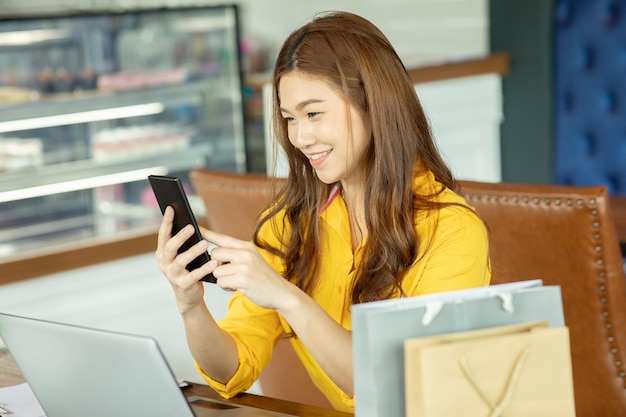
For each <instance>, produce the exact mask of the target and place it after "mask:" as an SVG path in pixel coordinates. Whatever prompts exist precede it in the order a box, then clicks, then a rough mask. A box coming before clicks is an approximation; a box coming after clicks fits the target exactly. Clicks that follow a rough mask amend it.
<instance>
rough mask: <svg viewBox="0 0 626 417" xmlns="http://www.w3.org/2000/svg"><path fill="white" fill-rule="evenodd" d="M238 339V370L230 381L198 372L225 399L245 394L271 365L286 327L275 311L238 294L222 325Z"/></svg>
mask: <svg viewBox="0 0 626 417" xmlns="http://www.w3.org/2000/svg"><path fill="white" fill-rule="evenodd" d="M219 325H220V327H221V328H222V329H224V330H226V331H227V332H228V333H229V334H230V335H231V336H232V337H233V339H234V340H235V344H236V345H237V352H238V355H239V367H238V368H237V371H236V372H235V374H234V375H233V376H232V377H231V379H230V380H229V381H228V382H227V383H226V384H223V383H221V382H218V381H216V380H214V379H213V378H211V377H210V376H208V375H206V374H205V373H204V372H203V371H202V369H200V367H199V366H198V365H197V364H196V369H197V370H198V372H199V373H200V375H201V376H202V377H203V378H204V379H205V380H206V382H207V384H208V385H209V386H210V387H211V388H213V389H214V390H215V391H216V392H217V393H218V394H220V395H221V396H222V397H224V398H232V397H234V396H235V395H237V394H239V393H240V392H244V391H246V390H247V389H248V388H250V386H251V385H252V384H253V383H254V382H255V381H256V380H257V379H258V377H259V374H260V373H261V370H262V369H263V368H264V367H265V365H266V364H267V363H268V362H269V360H270V358H271V356H272V351H273V350H274V346H275V345H276V342H277V340H278V338H279V337H280V336H281V335H282V334H283V328H282V325H281V323H280V321H279V318H278V313H276V312H275V311H274V310H270V309H266V308H263V307H259V306H257V305H256V304H254V303H253V302H252V301H250V300H249V299H247V298H246V297H245V296H243V295H242V294H241V293H235V294H234V295H233V296H232V298H231V299H230V301H229V303H228V313H227V315H226V317H225V318H224V319H223V320H221V321H220V322H219Z"/></svg>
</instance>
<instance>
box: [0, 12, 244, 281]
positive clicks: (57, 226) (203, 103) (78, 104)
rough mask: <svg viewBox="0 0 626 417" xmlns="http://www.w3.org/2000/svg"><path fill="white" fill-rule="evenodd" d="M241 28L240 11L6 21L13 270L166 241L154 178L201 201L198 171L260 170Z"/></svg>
mask: <svg viewBox="0 0 626 417" xmlns="http://www.w3.org/2000/svg"><path fill="white" fill-rule="evenodd" d="M238 25H239V19H238V7H237V6H236V5H233V4H230V5H226V4H225V5H211V6H209V5H205V6H201V5H198V6H188V7H181V8H176V7H163V8H157V7H156V6H155V7H153V8H139V9H134V10H130V9H129V10H122V9H115V10H108V11H107V10H97V11H90V12H89V13H83V12H80V13H79V12H76V11H65V12H59V13H55V14H54V15H45V16H42V15H34V14H23V13H21V10H20V6H19V5H18V4H16V5H15V6H13V5H12V6H10V7H8V8H7V9H6V10H4V9H3V16H2V17H0V68H2V71H0V174H1V175H0V212H2V213H3V216H2V217H1V218H0V262H5V263H11V262H13V261H15V260H16V259H25V258H28V257H30V256H38V255H37V254H42V253H48V252H59V253H60V252H62V251H64V250H67V248H73V249H72V250H74V249H75V248H76V247H77V246H78V247H81V246H92V245H93V246H98V245H99V244H100V243H101V242H103V241H105V242H109V241H112V242H114V241H115V240H116V239H118V238H119V239H126V238H128V236H137V233H139V234H141V233H143V231H145V230H154V227H155V226H156V225H158V224H159V222H160V220H161V213H160V210H159V209H158V206H157V205H156V202H155V201H154V198H153V197H154V196H153V195H152V193H151V190H150V187H149V183H148V181H147V177H148V175H151V174H160V175H166V174H169V175H174V176H179V177H181V178H182V179H183V182H184V183H186V184H187V186H188V191H189V192H190V193H191V194H193V190H192V188H191V187H190V186H189V181H188V178H187V176H188V172H189V171H190V170H191V169H193V168H196V167H211V168H214V169H223V170H228V171H237V172H244V171H246V163H247V155H246V151H247V150H246V138H245V117H244V106H243V91H242V77H241V57H240V51H239V47H238V45H239V26H238ZM191 198H193V196H191ZM140 241H143V240H141V239H140ZM35 266H36V268H41V265H37V264H35ZM38 273H39V272H37V271H33V274H34V275H37V274H38Z"/></svg>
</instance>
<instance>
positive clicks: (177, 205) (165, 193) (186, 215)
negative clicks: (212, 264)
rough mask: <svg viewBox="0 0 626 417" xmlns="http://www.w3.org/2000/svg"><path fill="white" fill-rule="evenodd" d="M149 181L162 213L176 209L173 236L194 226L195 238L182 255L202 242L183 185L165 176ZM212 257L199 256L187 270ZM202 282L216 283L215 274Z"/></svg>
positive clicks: (200, 264)
mask: <svg viewBox="0 0 626 417" xmlns="http://www.w3.org/2000/svg"><path fill="white" fill-rule="evenodd" d="M148 181H150V185H151V186H152V191H153V192H154V195H155V197H156V199H157V201H158V202H159V207H160V208H161V213H165V209H166V208H167V206H171V207H172V208H173V209H174V223H173V225H172V236H173V235H175V234H176V233H178V232H179V231H180V230H181V229H182V228H183V227H185V226H187V225H188V224H191V225H193V228H194V230H195V232H194V234H193V236H191V237H190V238H189V239H188V240H187V241H186V242H185V243H183V245H182V246H181V247H180V248H179V249H178V253H182V252H184V251H186V250H187V249H189V248H191V247H192V246H193V245H195V244H196V243H198V242H200V240H202V235H201V234H200V228H199V227H198V222H197V221H196V217H195V216H194V215H193V212H192V211H191V206H190V205H189V200H188V199H187V195H186V194H185V189H184V188H183V184H182V182H181V180H180V178H178V177H168V176H164V175H150V176H148ZM210 260H211V257H210V256H209V254H208V253H207V252H205V253H203V254H202V255H200V256H198V257H197V258H196V259H194V260H193V261H191V262H190V263H189V264H188V265H187V270H189V271H192V270H194V269H196V268H199V267H201V266H202V265H204V264H205V263H207V262H209V261H210ZM202 281H206V282H212V283H215V282H216V281H217V280H216V279H215V277H214V276H213V274H209V275H207V276H205V277H203V278H202Z"/></svg>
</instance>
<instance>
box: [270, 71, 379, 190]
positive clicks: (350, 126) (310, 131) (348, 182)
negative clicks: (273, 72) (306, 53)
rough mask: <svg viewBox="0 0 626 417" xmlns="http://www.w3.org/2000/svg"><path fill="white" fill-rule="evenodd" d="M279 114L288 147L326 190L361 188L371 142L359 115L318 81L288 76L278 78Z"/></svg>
mask: <svg viewBox="0 0 626 417" xmlns="http://www.w3.org/2000/svg"><path fill="white" fill-rule="evenodd" d="M278 91H279V95H280V112H281V115H282V117H283V118H284V119H285V120H286V121H287V134H288V136H289V141H290V142H291V144H292V145H293V146H294V147H296V148H297V149H299V150H300V151H301V152H302V153H303V154H304V155H305V156H306V157H307V158H308V160H309V163H310V164H311V166H312V167H313V168H314V169H315V172H316V174H317V177H318V178H319V179H320V180H321V181H322V182H324V183H326V184H332V183H336V182H341V184H342V186H343V188H344V189H348V188H350V187H353V186H355V185H357V184H358V185H361V184H362V177H361V176H360V174H362V173H364V166H363V163H362V162H363V160H364V156H365V154H366V152H367V149H368V148H369V146H370V143H371V141H372V135H371V130H370V128H369V127H368V125H367V124H366V123H365V120H364V118H363V114H362V112H361V111H359V110H358V109H357V108H355V107H354V106H352V105H350V104H349V103H348V102H347V101H346V100H344V99H343V97H342V96H340V95H339V94H338V93H337V91H336V90H335V89H333V88H331V86H330V85H329V84H328V83H327V82H326V81H325V80H324V79H322V78H319V77H314V76H310V75H307V74H305V73H302V72H299V71H292V72H289V73H287V74H285V75H283V76H282V77H281V78H280V82H279V86H278Z"/></svg>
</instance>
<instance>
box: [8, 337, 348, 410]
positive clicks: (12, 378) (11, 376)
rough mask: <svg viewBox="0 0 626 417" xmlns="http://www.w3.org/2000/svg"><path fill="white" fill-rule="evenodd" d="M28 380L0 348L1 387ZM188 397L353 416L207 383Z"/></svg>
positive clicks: (196, 386) (187, 391)
mask: <svg viewBox="0 0 626 417" xmlns="http://www.w3.org/2000/svg"><path fill="white" fill-rule="evenodd" d="M23 382H26V381H25V380H24V377H23V375H22V373H21V372H20V369H19V368H18V367H17V365H16V364H15V361H13V357H12V356H11V354H9V352H8V351H7V350H6V349H4V348H0V387H7V386H11V385H17V384H21V383H23ZM183 392H184V393H185V395H186V396H187V397H190V396H192V395H198V396H201V397H209V398H213V399H217V400H221V401H228V402H232V403H236V404H242V405H249V406H252V407H257V408H262V409H265V410H270V411H276V412H280V413H286V414H293V415H296V416H300V417H352V416H353V414H349V413H343V412H341V411H333V410H327V409H324V408H319V407H314V406H310V405H305V404H298V403H293V402H290V401H284V400H277V399H275V398H270V397H264V396H261V395H254V394H240V395H238V396H237V397H235V398H233V399H232V400H224V399H223V398H221V397H220V396H219V395H218V394H217V393H216V392H215V391H213V390H212V389H211V388H209V387H208V386H206V385H202V384H192V386H191V387H190V388H188V389H185V390H184V391H183Z"/></svg>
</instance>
